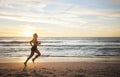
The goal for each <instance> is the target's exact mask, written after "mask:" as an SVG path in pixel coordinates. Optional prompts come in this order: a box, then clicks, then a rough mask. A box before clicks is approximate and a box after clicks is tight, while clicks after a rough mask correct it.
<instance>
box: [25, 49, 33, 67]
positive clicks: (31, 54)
mask: <svg viewBox="0 0 120 77" xmlns="http://www.w3.org/2000/svg"><path fill="white" fill-rule="evenodd" d="M33 55H34V51H31V53H30V55H29V57H28V58H27V59H26V61H25V62H24V64H25V66H26V64H27V62H28V60H29V59H30V58H31V57H32V56H33Z"/></svg>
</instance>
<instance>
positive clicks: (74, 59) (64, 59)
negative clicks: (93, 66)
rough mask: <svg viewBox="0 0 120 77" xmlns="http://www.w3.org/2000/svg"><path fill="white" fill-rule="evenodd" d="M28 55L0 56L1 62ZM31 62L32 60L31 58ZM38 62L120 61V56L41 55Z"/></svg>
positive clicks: (22, 59)
mask: <svg viewBox="0 0 120 77" xmlns="http://www.w3.org/2000/svg"><path fill="white" fill-rule="evenodd" d="M26 58H27V57H19V58H18V57H12V58H9V57H6V58H0V63H15V62H24V61H25V60H26ZM29 62H32V61H31V59H30V60H29ZM36 62H103V63H104V62H107V63H120V57H39V58H38V59H36Z"/></svg>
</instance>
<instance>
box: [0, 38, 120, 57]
mask: <svg viewBox="0 0 120 77" xmlns="http://www.w3.org/2000/svg"><path fill="white" fill-rule="evenodd" d="M31 39H32V38H30V37H0V58H22V57H27V56H28V55H29V54H30V50H31V46H30V44H29V43H28V42H29V41H30V40H31ZM38 41H41V45H40V46H38V49H39V51H40V52H41V57H82V58H88V57H90V58H97V57H104V58H105V57H120V37H41V38H38Z"/></svg>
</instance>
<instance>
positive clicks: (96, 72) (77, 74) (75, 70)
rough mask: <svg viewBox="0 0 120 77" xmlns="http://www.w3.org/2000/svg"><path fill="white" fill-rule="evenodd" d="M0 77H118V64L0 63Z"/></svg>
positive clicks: (119, 67)
mask: <svg viewBox="0 0 120 77" xmlns="http://www.w3.org/2000/svg"><path fill="white" fill-rule="evenodd" d="M0 77H120V63H107V62H106V63H105V62H104V63H103V62H38V63H35V64H33V63H29V64H28V66H27V67H26V68H25V67H24V64H23V63H0Z"/></svg>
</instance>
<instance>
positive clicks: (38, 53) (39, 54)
mask: <svg viewBox="0 0 120 77" xmlns="http://www.w3.org/2000/svg"><path fill="white" fill-rule="evenodd" d="M36 53H37V55H36V56H35V57H34V58H33V59H32V61H33V63H34V60H35V59H36V58H38V57H39V56H41V53H40V52H39V50H36Z"/></svg>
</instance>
